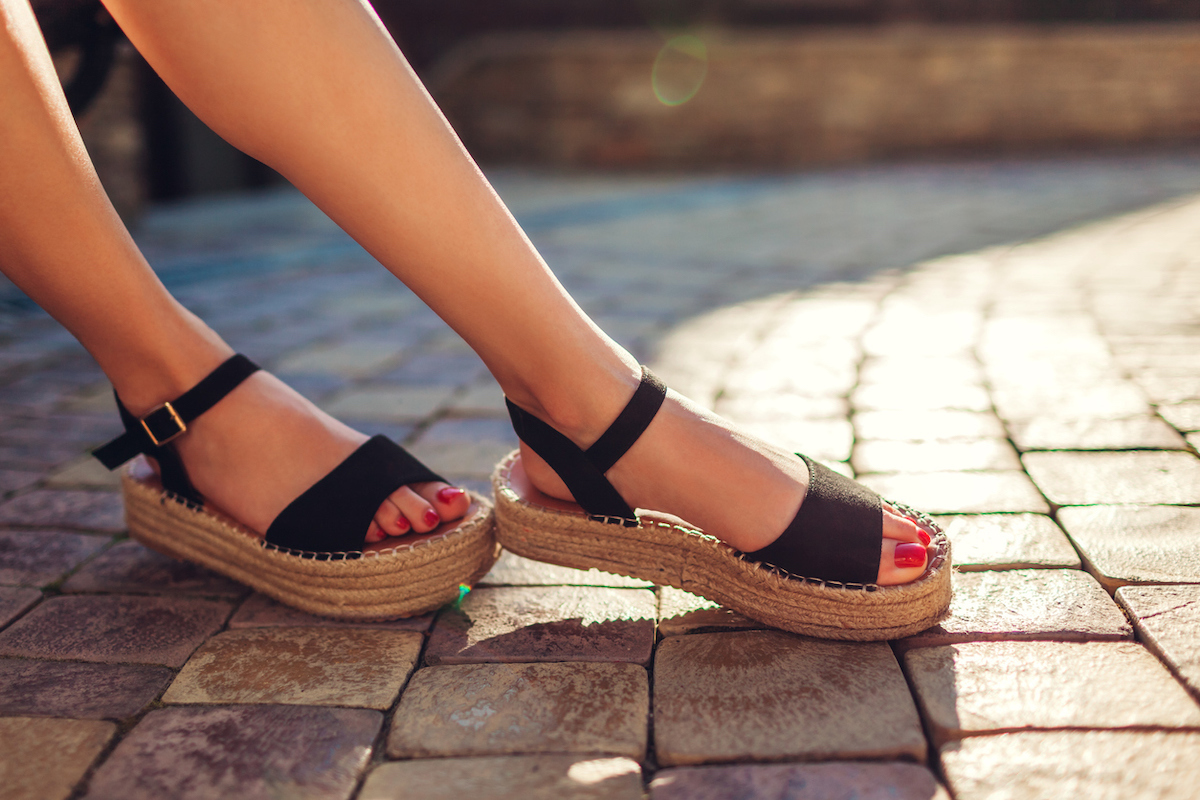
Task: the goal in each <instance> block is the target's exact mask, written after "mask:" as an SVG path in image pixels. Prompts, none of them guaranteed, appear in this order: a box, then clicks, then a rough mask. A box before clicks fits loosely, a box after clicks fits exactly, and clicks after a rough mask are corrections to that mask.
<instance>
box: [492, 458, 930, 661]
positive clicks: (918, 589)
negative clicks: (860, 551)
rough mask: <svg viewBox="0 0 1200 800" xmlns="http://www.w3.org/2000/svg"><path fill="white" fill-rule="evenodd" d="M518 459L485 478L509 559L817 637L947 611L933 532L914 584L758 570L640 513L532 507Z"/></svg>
mask: <svg viewBox="0 0 1200 800" xmlns="http://www.w3.org/2000/svg"><path fill="white" fill-rule="evenodd" d="M519 457H520V455H519V452H518V451H514V452H513V453H511V454H510V455H509V456H508V457H506V458H505V459H504V460H503V461H501V462H500V464H499V465H498V466H497V467H496V471H495V473H494V474H493V476H492V485H493V488H494V489H495V503H496V535H497V538H498V539H499V540H500V543H501V544H502V545H503V546H504V547H505V548H506V549H508V550H511V551H512V552H514V553H516V554H517V555H520V556H524V557H526V558H531V559H534V560H537V561H544V562H547V563H550V564H558V565H560V566H564V567H574V568H576V569H585V570H586V569H598V570H601V571H603V572H611V573H615V574H617V575H627V576H629V577H633V578H638V579H640V580H645V581H650V582H652V583H655V584H658V585H660V586H674V587H675V588H677V589H683V590H684V591H687V592H691V593H693V594H698V595H701V596H703V597H706V598H708V599H709V600H712V601H714V602H717V603H720V604H721V605H723V606H725V607H727V608H730V609H733V610H734V611H737V612H738V613H740V614H742V615H744V616H747V617H749V618H751V619H754V620H757V621H759V622H763V623H766V624H768V625H771V626H774V627H776V628H781V629H783V630H786V631H792V632H793V633H800V634H805V635H808V636H817V637H821V638H823V639H846V640H856V641H877V640H885V639H896V638H900V637H903V636H909V635H911V634H914V633H918V632H919V631H923V630H925V629H926V628H929V627H932V626H933V625H935V624H936V623H937V622H938V620H940V619H941V618H942V617H943V616H945V614H946V612H947V610H948V609H949V606H950V596H951V585H950V572H951V569H950V542H949V540H948V539H947V538H946V535H945V533H942V532H940V531H936V532H935V534H934V535H933V537H932V538H933V541H932V542H931V545H930V547H931V549H932V552H933V555H932V557H931V558H930V562H929V565H928V568H927V569H926V571H925V573H924V574H923V575H922V576H921V577H920V578H919V579H917V580H916V581H913V582H912V583H907V584H903V585H900V586H874V585H867V586H860V585H857V584H837V583H832V582H827V581H820V580H812V579H807V578H800V577H795V576H790V575H787V574H786V573H781V572H780V571H777V570H773V569H770V568H764V567H762V566H760V565H759V564H757V563H755V562H753V561H750V560H747V559H745V558H744V557H743V556H742V555H741V554H740V553H738V551H736V550H734V549H733V548H732V547H730V546H729V545H727V544H725V543H724V542H722V541H720V540H719V539H717V538H716V537H713V536H710V535H707V534H704V533H703V532H701V531H698V530H696V529H694V528H688V527H686V526H683V525H679V524H678V523H677V522H670V521H666V520H659V519H655V518H653V517H652V516H651V515H642V517H641V520H640V524H639V525H636V526H631V527H624V526H623V525H621V524H619V523H616V524H614V523H612V522H605V521H597V520H595V519H592V518H589V517H588V515H587V514H585V513H584V512H583V511H582V510H578V511H575V510H567V509H564V508H555V507H553V505H559V506H561V505H564V504H561V503H554V501H551V502H550V503H546V502H539V499H543V500H544V499H545V498H538V497H536V496H534V494H533V492H531V491H530V490H529V489H528V487H527V486H525V485H523V484H524V481H522V485H521V486H518V485H517V484H516V483H515V482H514V480H513V471H514V467H517V466H518V461H519ZM534 492H536V490H534ZM552 504H553V505H552Z"/></svg>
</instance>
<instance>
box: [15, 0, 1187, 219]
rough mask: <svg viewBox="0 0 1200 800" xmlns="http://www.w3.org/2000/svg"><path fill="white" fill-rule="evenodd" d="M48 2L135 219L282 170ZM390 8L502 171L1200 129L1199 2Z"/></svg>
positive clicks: (1043, 142)
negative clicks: (242, 147)
mask: <svg viewBox="0 0 1200 800" xmlns="http://www.w3.org/2000/svg"><path fill="white" fill-rule="evenodd" d="M33 5H34V9H35V11H36V12H37V13H38V16H39V20H40V21H41V22H42V25H43V30H44V32H45V33H46V36H47V40H48V42H49V44H50V46H51V49H52V52H53V53H54V55H55V60H56V64H57V65H58V66H59V68H60V73H61V75H62V77H63V79H64V82H65V83H67V84H68V85H69V86H70V85H71V84H76V88H77V89H78V92H77V93H86V92H85V91H84V90H86V89H87V88H88V84H89V82H94V81H92V80H91V79H90V78H89V76H91V75H95V74H98V73H100V72H103V73H104V75H105V78H104V81H103V84H102V86H101V88H100V90H99V91H98V93H95V96H94V98H90V102H88V103H86V108H80V109H78V110H77V111H78V113H77V120H78V121H79V124H80V128H81V131H82V133H83V136H84V140H85V142H86V143H87V145H88V148H89V150H90V151H91V153H92V155H93V158H94V159H95V161H96V162H97V168H98V170H99V171H100V173H101V179H102V180H103V181H104V183H105V185H106V187H108V189H109V191H110V194H112V196H113V197H114V201H115V202H116V204H117V206H118V209H119V210H120V211H121V213H122V214H123V215H124V216H125V217H126V219H129V220H133V219H135V218H136V215H137V210H138V208H139V207H141V205H142V204H143V203H145V202H146V201H148V200H169V199H178V198H183V197H188V196H192V195H196V194H203V193H210V192H220V191H232V190H241V189H247V188H253V187H262V186H270V185H272V184H274V183H277V182H279V181H280V180H281V179H280V178H279V177H278V176H277V175H275V174H274V173H273V172H272V171H271V170H269V169H267V168H266V167H264V166H263V165H261V164H259V163H257V162H255V161H254V160H253V159H250V158H249V157H247V156H245V155H243V154H241V153H239V152H237V151H236V150H234V149H233V148H231V147H229V146H228V145H227V144H225V143H224V142H223V141H221V140H220V138H219V137H217V136H216V135H215V134H213V133H212V132H211V131H209V130H208V129H207V128H206V127H205V126H204V125H203V124H202V123H201V122H200V121H199V120H197V119H196V118H195V117H194V116H193V115H192V114H191V113H190V112H189V111H188V110H187V109H186V108H185V107H184V106H183V105H182V104H181V103H180V102H179V101H178V100H177V99H176V98H175V97H174V95H173V94H172V93H171V92H170V91H169V90H168V89H167V88H166V87H165V86H164V85H163V84H162V83H161V81H159V80H158V79H157V77H156V76H155V75H154V74H153V72H152V71H151V70H149V69H148V68H147V67H146V65H145V64H144V63H143V62H142V61H141V60H140V58H139V57H138V56H137V54H136V52H134V51H133V49H132V48H131V47H130V46H129V45H128V43H125V42H123V41H122V40H121V39H120V36H119V31H116V29H115V26H112V24H111V20H108V18H107V16H106V15H105V13H104V12H103V11H102V10H100V9H99V7H98V6H97V5H96V3H95V0H33ZM375 6H376V8H377V10H378V12H379V14H380V17H381V18H382V19H383V20H384V22H385V24H386V25H387V26H388V28H389V30H391V32H392V34H393V36H394V37H395V38H396V40H397V42H398V43H399V45H400V47H401V49H402V50H404V52H405V54H406V55H407V56H408V57H409V59H410V60H411V61H412V63H413V65H414V66H415V67H416V69H417V70H418V72H419V73H420V74H421V75H422V77H423V78H424V79H425V80H426V81H427V82H428V84H429V86H430V89H431V91H432V92H433V94H434V96H435V97H436V98H437V99H438V101H439V102H440V103H441V104H442V105H443V107H444V109H445V111H446V113H447V115H448V116H449V117H450V119H451V121H452V123H454V125H455V127H456V129H457V130H458V131H459V133H460V135H461V136H462V138H463V141H464V142H465V144H466V145H467V147H468V149H470V150H471V152H472V153H473V154H474V155H475V156H476V157H477V158H478V159H480V160H481V161H482V162H484V163H485V164H502V163H521V164H532V165H552V166H555V167H566V168H584V167H586V168H597V167H601V168H619V169H636V170H647V169H679V170H697V169H700V170H703V169H714V168H720V169H730V168H733V169H737V168H749V169H756V170H762V169H772V168H795V167H798V166H806V165H814V164H827V163H839V162H841V163H844V162H852V161H862V160H868V159H878V158H891V157H898V156H919V157H937V156H940V155H946V154H954V155H960V154H994V153H1010V152H1021V153H1031V152H1038V151H1045V150H1053V149H1062V148H1076V149H1078V148H1097V147H1112V146H1130V145H1138V146H1144V145H1147V144H1157V145H1161V144H1172V143H1182V142H1192V141H1197V140H1200V0H988V2H979V0H571V1H570V2H564V0H492V2H488V3H480V2H478V0H375ZM97 31H99V32H97ZM97 41H100V42H101V43H102V44H101V45H100V46H97V44H96V42H97ZM98 50H99V51H101V52H100V55H97V51H98ZM105 52H107V56H105ZM102 67H103V68H104V69H103V70H102V69H101V68H102ZM80 84H82V88H80V86H79V85H80Z"/></svg>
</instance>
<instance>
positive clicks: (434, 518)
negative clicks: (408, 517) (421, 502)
mask: <svg viewBox="0 0 1200 800" xmlns="http://www.w3.org/2000/svg"><path fill="white" fill-rule="evenodd" d="M441 521H442V518H441V517H439V516H438V513H437V512H436V511H434V510H433V509H432V508H430V509H426V511H425V524H426V525H437V524H438V523H439V522H441Z"/></svg>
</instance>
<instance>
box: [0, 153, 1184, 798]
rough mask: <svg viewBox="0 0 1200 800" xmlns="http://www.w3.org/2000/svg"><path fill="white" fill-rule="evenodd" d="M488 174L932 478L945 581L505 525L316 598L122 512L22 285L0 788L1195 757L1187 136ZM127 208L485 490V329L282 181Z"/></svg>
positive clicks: (180, 792) (769, 416)
mask: <svg viewBox="0 0 1200 800" xmlns="http://www.w3.org/2000/svg"><path fill="white" fill-rule="evenodd" d="M497 184H498V186H499V189H500V191H501V193H502V194H503V195H504V196H505V197H506V198H508V199H509V200H510V202H511V204H512V207H513V208H514V210H515V212H516V213H517V215H518V217H519V218H521V219H522V220H523V221H524V222H525V224H526V225H527V227H528V229H529V230H530V232H531V235H532V236H533V237H534V238H535V239H536V241H537V242H538V244H539V245H540V246H541V248H542V249H543V251H544V253H545V255H546V256H547V259H548V260H549V261H550V262H551V263H552V264H553V265H555V267H556V268H557V269H558V270H559V271H560V272H561V274H562V276H563V279H564V281H565V283H566V284H567V285H568V286H569V287H570V288H571V290H572V291H573V292H575V294H576V295H577V297H578V298H579V299H580V301H581V303H582V304H583V305H584V306H585V307H586V308H587V309H588V310H589V311H590V312H592V313H593V314H594V315H595V316H596V317H597V319H598V320H599V321H600V322H601V324H602V325H603V326H605V327H606V328H608V329H609V330H611V331H612V332H613V333H614V334H615V335H616V336H617V337H618V338H619V339H620V340H621V341H623V342H625V343H627V344H628V345H629V346H630V347H631V348H632V349H633V350H634V351H635V352H636V353H637V354H638V355H639V356H641V357H643V358H646V359H648V360H649V361H650V362H651V363H653V364H654V365H655V366H656V367H657V369H658V371H659V372H660V374H661V375H662V376H663V377H664V378H666V379H667V380H668V381H669V382H671V383H672V384H673V385H674V386H676V387H677V388H679V389H680V390H682V391H684V392H685V393H689V394H691V395H692V396H693V397H695V398H696V399H697V400H699V401H701V402H703V403H707V404H709V405H711V406H714V407H715V408H717V409H718V410H719V411H721V412H723V413H726V414H728V415H730V416H732V417H735V418H737V419H738V420H740V421H742V422H744V423H746V424H747V425H748V426H750V427H751V428H754V429H755V430H758V431H762V432H764V433H767V434H769V435H771V436H773V437H775V438H777V439H778V440H780V441H783V442H786V443H788V444H789V445H791V446H794V447H796V448H798V449H804V450H806V451H807V452H809V453H810V454H812V455H814V456H816V457H819V458H821V459H824V460H825V461H826V462H827V463H830V464H831V465H833V466H834V467H835V468H837V469H840V470H842V471H843V472H847V473H851V474H855V475H857V476H859V477H861V478H862V479H863V480H864V481H865V482H867V483H868V484H870V485H872V486H874V487H876V488H877V489H879V490H880V491H883V492H885V493H887V494H889V495H892V496H895V497H897V498H899V499H903V500H906V501H908V502H911V503H913V504H914V505H917V506H919V507H923V508H925V509H926V510H928V511H930V512H932V513H936V514H939V515H943V516H942V518H943V519H944V521H945V523H946V524H947V526H948V529H949V531H950V535H951V537H952V539H953V542H954V552H955V560H956V562H957V565H958V569H959V570H960V571H959V572H958V574H957V575H956V576H955V588H956V595H955V600H954V604H953V607H952V614H951V616H950V617H949V618H948V619H947V620H946V621H945V622H944V623H942V624H941V625H939V626H938V627H936V628H934V629H932V630H930V631H927V632H925V633H922V634H920V635H918V636H914V637H912V638H910V639H907V640H902V641H897V642H892V643H874V644H847V643H833V642H824V641H817V640H809V639H805V638H802V637H797V636H792V635H788V634H783V633H779V632H777V631H772V630H763V629H761V626H759V625H756V624H755V623H753V622H750V621H748V620H746V619H742V618H739V617H738V616H737V615H735V614H733V613H731V612H727V611H724V610H722V609H719V608H715V607H712V606H711V605H710V604H707V603H705V602H703V601H701V600H699V599H698V598H696V597H693V596H689V595H686V594H683V593H681V592H678V591H675V590H672V589H655V588H653V587H651V586H648V585H646V584H643V583H640V582H638V581H633V580H629V579H623V578H616V577H613V576H609V575H604V574H599V573H595V572H591V573H583V572H577V571H573V570H568V569H562V568H557V567H550V566H543V565H539V564H536V563H533V562H529V561H525V560H522V559H519V558H515V557H511V556H508V555H506V556H505V557H504V558H503V559H502V560H501V562H500V563H499V564H498V565H497V567H496V568H495V569H494V570H493V572H492V573H491V574H490V575H489V576H488V577H487V579H486V580H485V581H484V582H483V583H482V584H481V585H480V586H479V587H477V588H476V589H475V590H474V591H473V592H471V593H470V594H469V595H468V596H467V597H466V598H465V600H464V601H463V602H462V603H461V604H460V606H459V607H458V608H446V609H442V610H441V611H440V612H438V613H434V614H428V615H426V616H423V617H419V618H416V619H410V620H403V621H399V622H395V623H388V624H375V625H345V624H338V623H334V622H331V621H328V620H321V619H316V618H312V617H307V616H305V615H303V614H299V613H296V612H293V611H290V610H288V609H286V608H282V607H280V606H278V605H276V604H274V603H273V602H271V601H269V600H266V599H265V598H263V597H261V596H257V595H253V594H251V593H250V592H249V591H248V590H246V589H244V588H242V587H241V586H239V585H237V584H235V583H232V582H230V581H228V580H225V579H223V578H221V577H218V576H215V575H212V574H209V573H206V572H203V571H201V570H198V569H194V568H192V567H190V566H187V565H184V564H178V563H175V562H172V561H169V560H167V559H166V558H163V557H160V556H158V555H156V554H154V553H151V552H149V551H147V550H145V549H143V548H142V547H141V546H140V545H137V544H136V543H133V542H131V541H128V540H126V539H125V538H124V536H123V535H122V527H123V523H122V514H121V506H120V500H119V496H118V495H117V494H116V492H115V488H114V487H115V484H114V481H113V479H112V478H111V477H110V476H109V475H108V474H106V473H104V472H103V470H101V469H100V468H99V467H98V465H97V464H95V463H93V462H92V461H90V460H89V459H88V458H87V456H86V455H85V451H86V449H87V448H88V447H89V446H91V445H94V444H96V443H98V442H100V441H102V440H104V439H105V438H106V437H108V436H109V435H110V434H113V433H114V432H115V431H116V424H115V420H116V417H115V414H114V412H113V407H112V401H111V399H110V397H109V394H108V388H107V386H106V385H105V383H104V381H103V377H102V375H101V374H100V372H99V371H98V370H97V368H96V367H95V366H94V365H93V364H92V362H91V361H90V359H89V358H88V357H87V356H86V355H85V354H84V353H83V352H82V350H81V349H80V348H79V347H78V346H77V345H75V344H74V343H73V341H72V340H71V339H70V337H69V336H68V335H67V334H66V333H65V332H63V331H62V330H61V329H59V328H58V327H57V326H56V325H55V324H54V323H53V322H52V321H50V320H49V319H48V318H46V317H45V316H44V315H42V314H41V313H40V312H38V311H36V310H34V309H31V308H30V307H29V306H28V303H27V302H25V301H23V299H22V298H21V297H20V296H19V295H18V294H17V293H15V292H13V291H11V290H10V291H8V292H7V293H5V294H4V295H3V297H4V310H3V313H0V335H2V337H3V338H2V343H0V491H3V492H4V495H3V498H4V499H3V502H2V503H0V676H2V677H0V741H3V742H4V747H3V748H0V797H3V798H15V797H22V798H24V797H34V798H65V797H68V796H70V797H87V798H121V799H122V800H130V799H131V798H164V797H170V798H217V797H247V798H260V797H261V798H268V797H270V798H280V797H282V798H291V797H305V798H348V797H358V798H364V799H365V798H371V799H372V800H375V799H377V798H390V797H420V798H442V797H445V798H460V797H464V796H467V797H511V798H551V797H553V798H560V797H588V798H637V797H644V796H647V795H648V796H650V797H652V798H654V800H675V799H676V798H726V797H738V798H771V799H772V800H774V799H776V798H785V797H789V798H795V797H820V798H849V797H858V798H884V797H887V798H922V799H923V800H927V799H928V798H935V797H937V798H946V797H949V796H953V797H956V798H958V800H974V799H975V798H984V797H1009V798H1042V797H1067V796H1078V797H1088V798H1117V797H1120V798H1122V799H1123V800H1126V799H1128V798H1140V797H1154V798H1165V797H1172V798H1184V797H1188V798H1191V797H1195V792H1196V786H1197V785H1200V706H1198V705H1197V702H1196V698H1197V697H1200V459H1198V458H1197V448H1198V447H1200V194H1196V193H1197V192H1200V154H1196V153H1179V154H1158V155H1146V156H1140V157H1095V158H1077V159H1066V158H1063V159H1056V160H1045V161H1026V162H1005V163H970V164H964V163H958V164H942V165H930V164H926V165H893V166H886V167H876V168H870V169H858V170H842V171H832V172H826V173H811V174H806V175H797V176H775V177H759V178H736V179H733V178H632V177H627V178H621V177H606V178H600V177H589V176H565V177H564V176H538V175H529V174H520V173H502V174H498V175H497ZM139 236H140V239H141V241H142V243H143V245H144V246H145V249H146V251H147V253H148V254H149V255H150V257H151V259H152V261H153V262H154V263H155V264H156V265H157V266H158V267H159V268H160V269H161V273H162V275H163V277H164V280H165V281H166V282H167V283H168V284H169V285H170V286H171V287H172V288H173V289H174V290H175V291H177V293H178V295H179V296H180V298H181V299H182V300H184V302H185V303H186V304H187V305H189V306H190V307H191V308H193V309H195V310H197V311H198V312H200V313H201V314H202V315H203V316H204V317H205V318H206V319H208V320H210V321H211V322H212V323H213V324H214V326H215V327H217V328H218V329H219V330H220V331H221V332H222V333H223V334H224V335H226V336H227V337H228V338H229V340H230V341H231V342H232V343H233V344H234V345H235V346H236V347H237V348H238V349H240V350H243V351H244V352H246V353H248V354H249V355H251V356H252V357H254V358H256V359H258V360H260V361H262V362H263V363H264V364H265V365H266V366H269V367H270V368H272V369H274V370H275V371H276V372H277V373H279V374H280V375H282V376H283V377H285V378H286V379H288V380H289V381H291V382H292V383H293V384H294V385H296V386H297V387H298V388H299V389H300V390H301V391H303V392H304V393H305V394H307V395H308V396H310V397H312V398H313V399H314V400H315V401H317V402H318V403H320V404H322V405H323V406H324V407H326V408H328V409H329V410H330V411H332V412H334V413H336V414H338V415H339V416H341V417H342V418H344V419H346V420H348V421H350V422H352V423H353V424H355V425H358V426H360V427H361V428H363V429H366V430H371V431H378V432H384V433H387V434H389V435H391V436H393V437H395V438H397V439H400V440H402V441H403V442H404V443H405V444H407V445H410V446H411V447H412V448H413V449H414V450H415V451H416V452H417V453H418V454H419V455H421V456H422V457H424V458H426V459H428V461H429V462H430V463H431V465H432V466H434V467H435V468H436V469H438V470H440V471H442V472H445V473H446V474H449V475H452V476H454V477H455V478H457V479H461V480H463V481H465V482H467V483H469V484H472V485H474V486H477V487H480V488H482V487H485V486H486V480H487V477H488V474H489V472H490V470H491V467H492V465H493V463H494V462H495V461H496V460H497V459H498V458H499V457H500V456H501V455H502V454H504V453H505V452H506V451H507V450H508V448H510V447H511V446H512V445H513V443H514V439H513V435H512V433H511V430H510V429H509V426H508V423H507V421H506V420H505V418H504V416H503V409H502V404H501V397H500V394H499V392H498V390H497V388H496V387H495V385H494V384H493V383H492V382H491V380H490V378H489V377H488V376H487V374H486V372H485V370H484V368H483V366H482V364H481V363H480V362H479V360H478V359H477V358H476V357H475V356H474V355H473V354H472V353H471V352H470V351H469V350H468V349H466V348H465V347H464V346H463V345H462V344H461V343H460V342H459V341H458V340H457V339H456V338H455V337H454V336H453V335H452V334H451V333H450V332H449V331H448V329H446V328H445V326H444V325H442V323H441V322H440V321H438V320H437V319H436V318H435V317H434V316H433V315H432V314H431V313H430V312H429V311H427V310H426V309H424V307H423V306H421V305H420V304H419V303H418V302H417V301H416V300H415V299H414V298H413V297H412V296H411V295H410V294H408V293H407V292H406V291H405V290H404V289H403V288H402V287H400V286H398V285H397V284H396V283H395V282H394V281H393V280H391V279H390V277H388V276H387V275H385V274H384V273H383V272H382V270H380V269H378V267H377V266H375V265H373V264H372V262H371V261H370V259H368V258H366V257H365V255H364V254H363V253H362V252H361V251H360V250H358V249H357V248H356V247H355V246H354V245H353V244H352V243H350V242H349V241H348V240H347V239H346V238H345V237H344V236H343V235H342V234H341V233H340V232H339V231H338V230H337V229H336V228H335V227H333V226H332V224H331V223H329V222H328V221H327V220H325V219H324V218H323V217H322V216H321V215H320V214H318V213H316V212H315V211H314V210H313V209H312V208H311V207H310V206H308V205H307V204H306V203H305V202H304V201H303V200H301V199H300V198H298V197H297V196H295V195H293V194H291V193H287V192H281V193H277V194H273V195H267V196H261V197H257V198H248V197H247V198H237V199H226V200H223V201H209V202H204V203H198V204H194V205H189V206H185V207H178V208H172V209H162V210H160V211H157V212H155V213H154V214H152V215H151V217H150V218H149V219H148V220H147V221H146V223H145V225H144V226H143V228H142V230H141V231H140V234H139ZM123 313H137V312H136V310H135V309H129V310H125V311H124V312H123ZM347 654H352V656H353V657H352V658H347V657H346V656H347ZM280 662H288V663H290V664H291V666H292V667H294V669H291V668H289V674H293V675H308V676H309V677H308V678H307V679H305V680H301V681H299V682H296V681H292V682H286V683H285V682H270V681H263V680H262V679H261V676H262V675H263V674H264V673H266V672H268V670H269V669H271V668H273V667H274V666H275V665H277V664H278V663H280ZM768 762H770V763H768Z"/></svg>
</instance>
